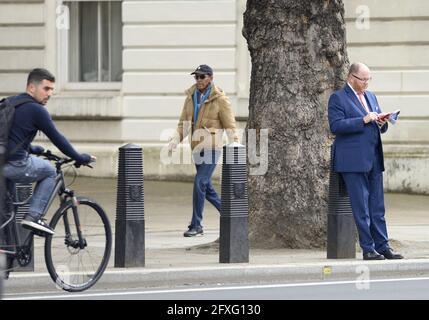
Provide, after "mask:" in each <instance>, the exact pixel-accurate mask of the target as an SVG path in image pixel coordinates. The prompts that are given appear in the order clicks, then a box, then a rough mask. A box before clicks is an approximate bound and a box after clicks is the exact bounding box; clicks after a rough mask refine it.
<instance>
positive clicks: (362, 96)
mask: <svg viewBox="0 0 429 320" xmlns="http://www.w3.org/2000/svg"><path fill="white" fill-rule="evenodd" d="M358 97H359V100H360V103H361V104H362V106H363V108H364V109H365V110H366V112H367V113H369V112H370V111H369V108H368V106H367V104H366V101H365V96H364V95H363V93H358Z"/></svg>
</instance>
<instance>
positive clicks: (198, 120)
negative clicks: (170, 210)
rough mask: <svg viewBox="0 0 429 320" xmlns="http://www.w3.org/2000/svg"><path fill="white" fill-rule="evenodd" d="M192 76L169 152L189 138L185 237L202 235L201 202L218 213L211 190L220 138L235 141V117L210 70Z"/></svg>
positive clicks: (205, 68)
mask: <svg viewBox="0 0 429 320" xmlns="http://www.w3.org/2000/svg"><path fill="white" fill-rule="evenodd" d="M191 75H194V76H195V81H196V83H195V85H193V86H192V87H191V88H189V89H188V90H187V91H186V95H187V97H186V100H185V104H184V106H183V109H182V114H181V116H180V120H179V124H178V126H177V130H176V133H175V135H174V136H173V137H172V138H171V140H170V143H169V151H172V150H174V149H176V147H177V145H178V144H179V143H180V142H182V140H183V139H184V138H186V137H187V136H188V135H189V136H190V141H191V149H192V156H193V159H194V162H195V167H196V170H197V173H196V175H195V179H194V192H193V211H192V221H191V224H190V225H189V226H188V230H187V231H186V232H185V233H184V236H185V237H194V236H198V235H203V226H202V224H201V222H202V220H203V210H204V200H205V199H207V200H208V201H209V202H210V203H211V204H212V205H214V206H215V207H216V209H218V211H219V212H220V205H221V200H220V198H219V196H218V194H217V193H216V190H215V189H214V188H213V185H212V182H211V178H212V175H213V172H214V170H215V168H216V164H217V162H218V159H219V157H220V155H221V152H222V146H223V142H222V140H223V139H222V137H223V133H224V130H225V129H226V132H227V135H228V138H229V140H230V141H235V142H238V141H239V139H238V136H237V134H236V124H235V117H234V114H233V112H232V108H231V103H230V102H229V100H228V98H227V97H226V95H225V93H224V92H223V91H222V90H221V89H220V88H219V87H217V86H215V85H214V83H213V69H212V68H210V67H209V66H208V65H200V66H199V67H198V68H197V69H196V70H195V71H194V72H192V73H191Z"/></svg>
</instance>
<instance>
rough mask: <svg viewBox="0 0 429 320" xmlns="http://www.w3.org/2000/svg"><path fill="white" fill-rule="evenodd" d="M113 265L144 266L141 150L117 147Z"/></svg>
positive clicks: (119, 266)
mask: <svg viewBox="0 0 429 320" xmlns="http://www.w3.org/2000/svg"><path fill="white" fill-rule="evenodd" d="M118 167H119V168H118V169H119V170H118V193H117V203H116V231H115V232H116V235H115V268H127V267H144V266H145V220H144V186H143V150H142V148H141V147H140V146H137V145H135V144H127V145H125V146H123V147H121V148H119V164H118Z"/></svg>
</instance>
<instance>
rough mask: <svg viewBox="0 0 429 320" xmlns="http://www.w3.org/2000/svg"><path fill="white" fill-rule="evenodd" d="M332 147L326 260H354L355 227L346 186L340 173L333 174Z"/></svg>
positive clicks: (332, 148)
mask: <svg viewBox="0 0 429 320" xmlns="http://www.w3.org/2000/svg"><path fill="white" fill-rule="evenodd" d="M333 150H334V147H333V146H332V147H331V172H330V175H329V205H328V245H327V258H328V259H354V258H356V225H355V221H354V218H353V213H352V208H351V206H350V199H349V195H348V193H347V189H346V185H345V183H344V180H343V178H342V177H341V174H340V173H337V172H334V157H333V152H334V151H333Z"/></svg>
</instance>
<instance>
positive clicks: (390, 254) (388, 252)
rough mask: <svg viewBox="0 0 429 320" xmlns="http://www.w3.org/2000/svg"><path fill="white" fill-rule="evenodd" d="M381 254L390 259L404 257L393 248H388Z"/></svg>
mask: <svg viewBox="0 0 429 320" xmlns="http://www.w3.org/2000/svg"><path fill="white" fill-rule="evenodd" d="M381 254H382V255H383V256H384V257H385V258H386V259H389V260H391V259H404V257H403V256H402V255H401V254H399V253H397V252H395V251H393V250H392V248H387V249H386V251H383V252H382V253H381Z"/></svg>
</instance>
